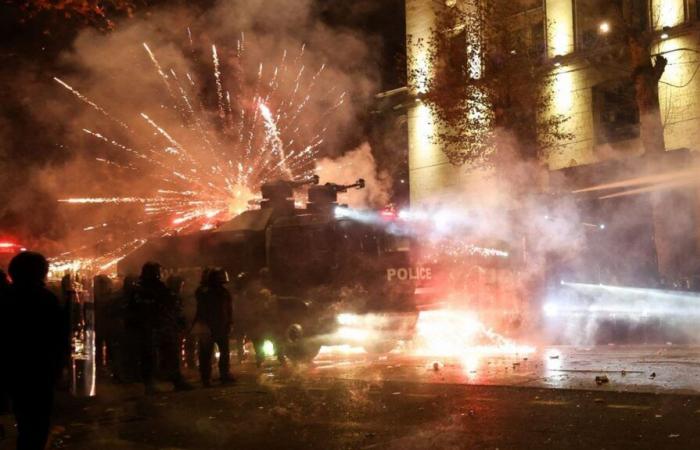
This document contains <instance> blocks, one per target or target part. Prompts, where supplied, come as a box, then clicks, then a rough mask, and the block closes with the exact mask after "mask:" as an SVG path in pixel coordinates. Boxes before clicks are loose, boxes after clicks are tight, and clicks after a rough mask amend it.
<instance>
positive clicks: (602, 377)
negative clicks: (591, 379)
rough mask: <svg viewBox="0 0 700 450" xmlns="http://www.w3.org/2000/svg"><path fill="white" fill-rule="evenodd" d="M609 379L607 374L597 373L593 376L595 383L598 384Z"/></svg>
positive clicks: (607, 381)
mask: <svg viewBox="0 0 700 450" xmlns="http://www.w3.org/2000/svg"><path fill="white" fill-rule="evenodd" d="M609 382H610V379H609V378H608V376H607V375H597V376H596V377H595V384H597V385H598V386H600V385H601V384H605V383H609Z"/></svg>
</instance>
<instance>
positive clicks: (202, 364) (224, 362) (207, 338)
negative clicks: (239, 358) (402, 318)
mask: <svg viewBox="0 0 700 450" xmlns="http://www.w3.org/2000/svg"><path fill="white" fill-rule="evenodd" d="M228 281H229V280H228V274H227V273H226V271H225V270H223V269H212V270H210V271H209V274H208V280H207V283H206V284H203V285H200V286H199V287H198V288H197V292H196V293H195V295H196V297H197V314H196V316H195V324H197V323H200V324H202V325H203V326H205V327H206V328H207V331H208V333H206V334H204V335H202V337H200V341H199V373H200V375H201V378H202V384H203V385H204V386H209V385H210V384H211V363H212V353H213V351H214V344H216V346H217V347H218V348H219V377H220V380H221V382H222V383H226V382H233V381H235V379H234V377H233V376H232V375H231V374H230V372H229V367H230V361H229V360H230V355H229V335H230V333H231V323H232V319H233V300H232V299H231V294H230V293H229V292H228V290H227V289H226V284H227V283H228Z"/></svg>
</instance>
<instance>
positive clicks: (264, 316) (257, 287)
mask: <svg viewBox="0 0 700 450" xmlns="http://www.w3.org/2000/svg"><path fill="white" fill-rule="evenodd" d="M240 297H241V309H242V311H243V316H244V319H243V322H244V323H245V330H246V336H247V337H248V339H250V340H251V341H252V342H253V346H254V347H255V362H256V364H257V366H258V367H261V366H262V363H263V362H264V360H265V351H264V343H265V341H266V340H270V341H272V342H274V343H275V353H276V354H277V359H278V360H279V362H280V363H281V364H285V363H286V357H285V355H284V348H283V339H281V333H280V330H278V326H279V320H278V319H279V313H278V310H277V299H276V297H275V296H274V294H272V291H271V290H270V288H269V271H268V269H267V268H265V267H264V268H262V269H260V271H259V272H258V273H257V275H255V276H247V277H246V285H245V287H244V288H243V291H242V293H241V296H240Z"/></svg>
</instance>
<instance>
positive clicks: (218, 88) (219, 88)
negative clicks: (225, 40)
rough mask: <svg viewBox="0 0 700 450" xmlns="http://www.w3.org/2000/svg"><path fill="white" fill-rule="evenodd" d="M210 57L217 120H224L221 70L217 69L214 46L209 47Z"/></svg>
mask: <svg viewBox="0 0 700 450" xmlns="http://www.w3.org/2000/svg"><path fill="white" fill-rule="evenodd" d="M211 57H212V60H213V61H214V78H215V79H216V95H217V97H218V99H219V118H220V119H221V120H224V119H226V111H225V110H224V86H223V84H222V83H221V68H220V67H219V55H218V54H217V52H216V45H212V46H211Z"/></svg>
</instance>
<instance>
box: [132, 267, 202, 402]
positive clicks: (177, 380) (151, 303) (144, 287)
mask: <svg viewBox="0 0 700 450" xmlns="http://www.w3.org/2000/svg"><path fill="white" fill-rule="evenodd" d="M160 271H161V267H160V264H158V263H156V262H147V263H145V264H144V265H143V268H142V269H141V276H140V277H139V280H138V282H137V283H136V284H135V285H134V287H133V291H132V292H131V296H130V298H129V303H128V305H127V327H128V329H129V332H130V333H131V334H132V337H133V341H134V342H135V344H136V346H137V347H138V350H137V355H136V356H137V358H138V359H139V364H140V369H141V379H142V381H143V383H144V385H145V387H146V392H147V393H153V392H155V370H156V367H157V354H156V348H157V347H160V344H161V343H162V342H163V341H164V339H163V335H164V330H165V329H167V328H168V327H169V326H170V325H171V320H170V318H171V316H172V315H173V314H175V313H174V312H173V310H174V309H175V308H176V307H177V299H176V298H175V295H174V294H173V293H172V292H171V291H170V290H169V289H168V288H167V286H166V285H165V283H163V282H162V281H161V279H160V278H161V275H160ZM171 369H172V370H171V371H170V373H168V374H167V377H168V379H169V381H171V382H172V383H173V385H174V386H175V389H176V390H189V389H191V388H192V386H190V385H189V384H188V383H187V382H186V381H185V379H184V377H183V376H182V373H181V372H180V370H179V365H178V366H177V367H173V368H171Z"/></svg>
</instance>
